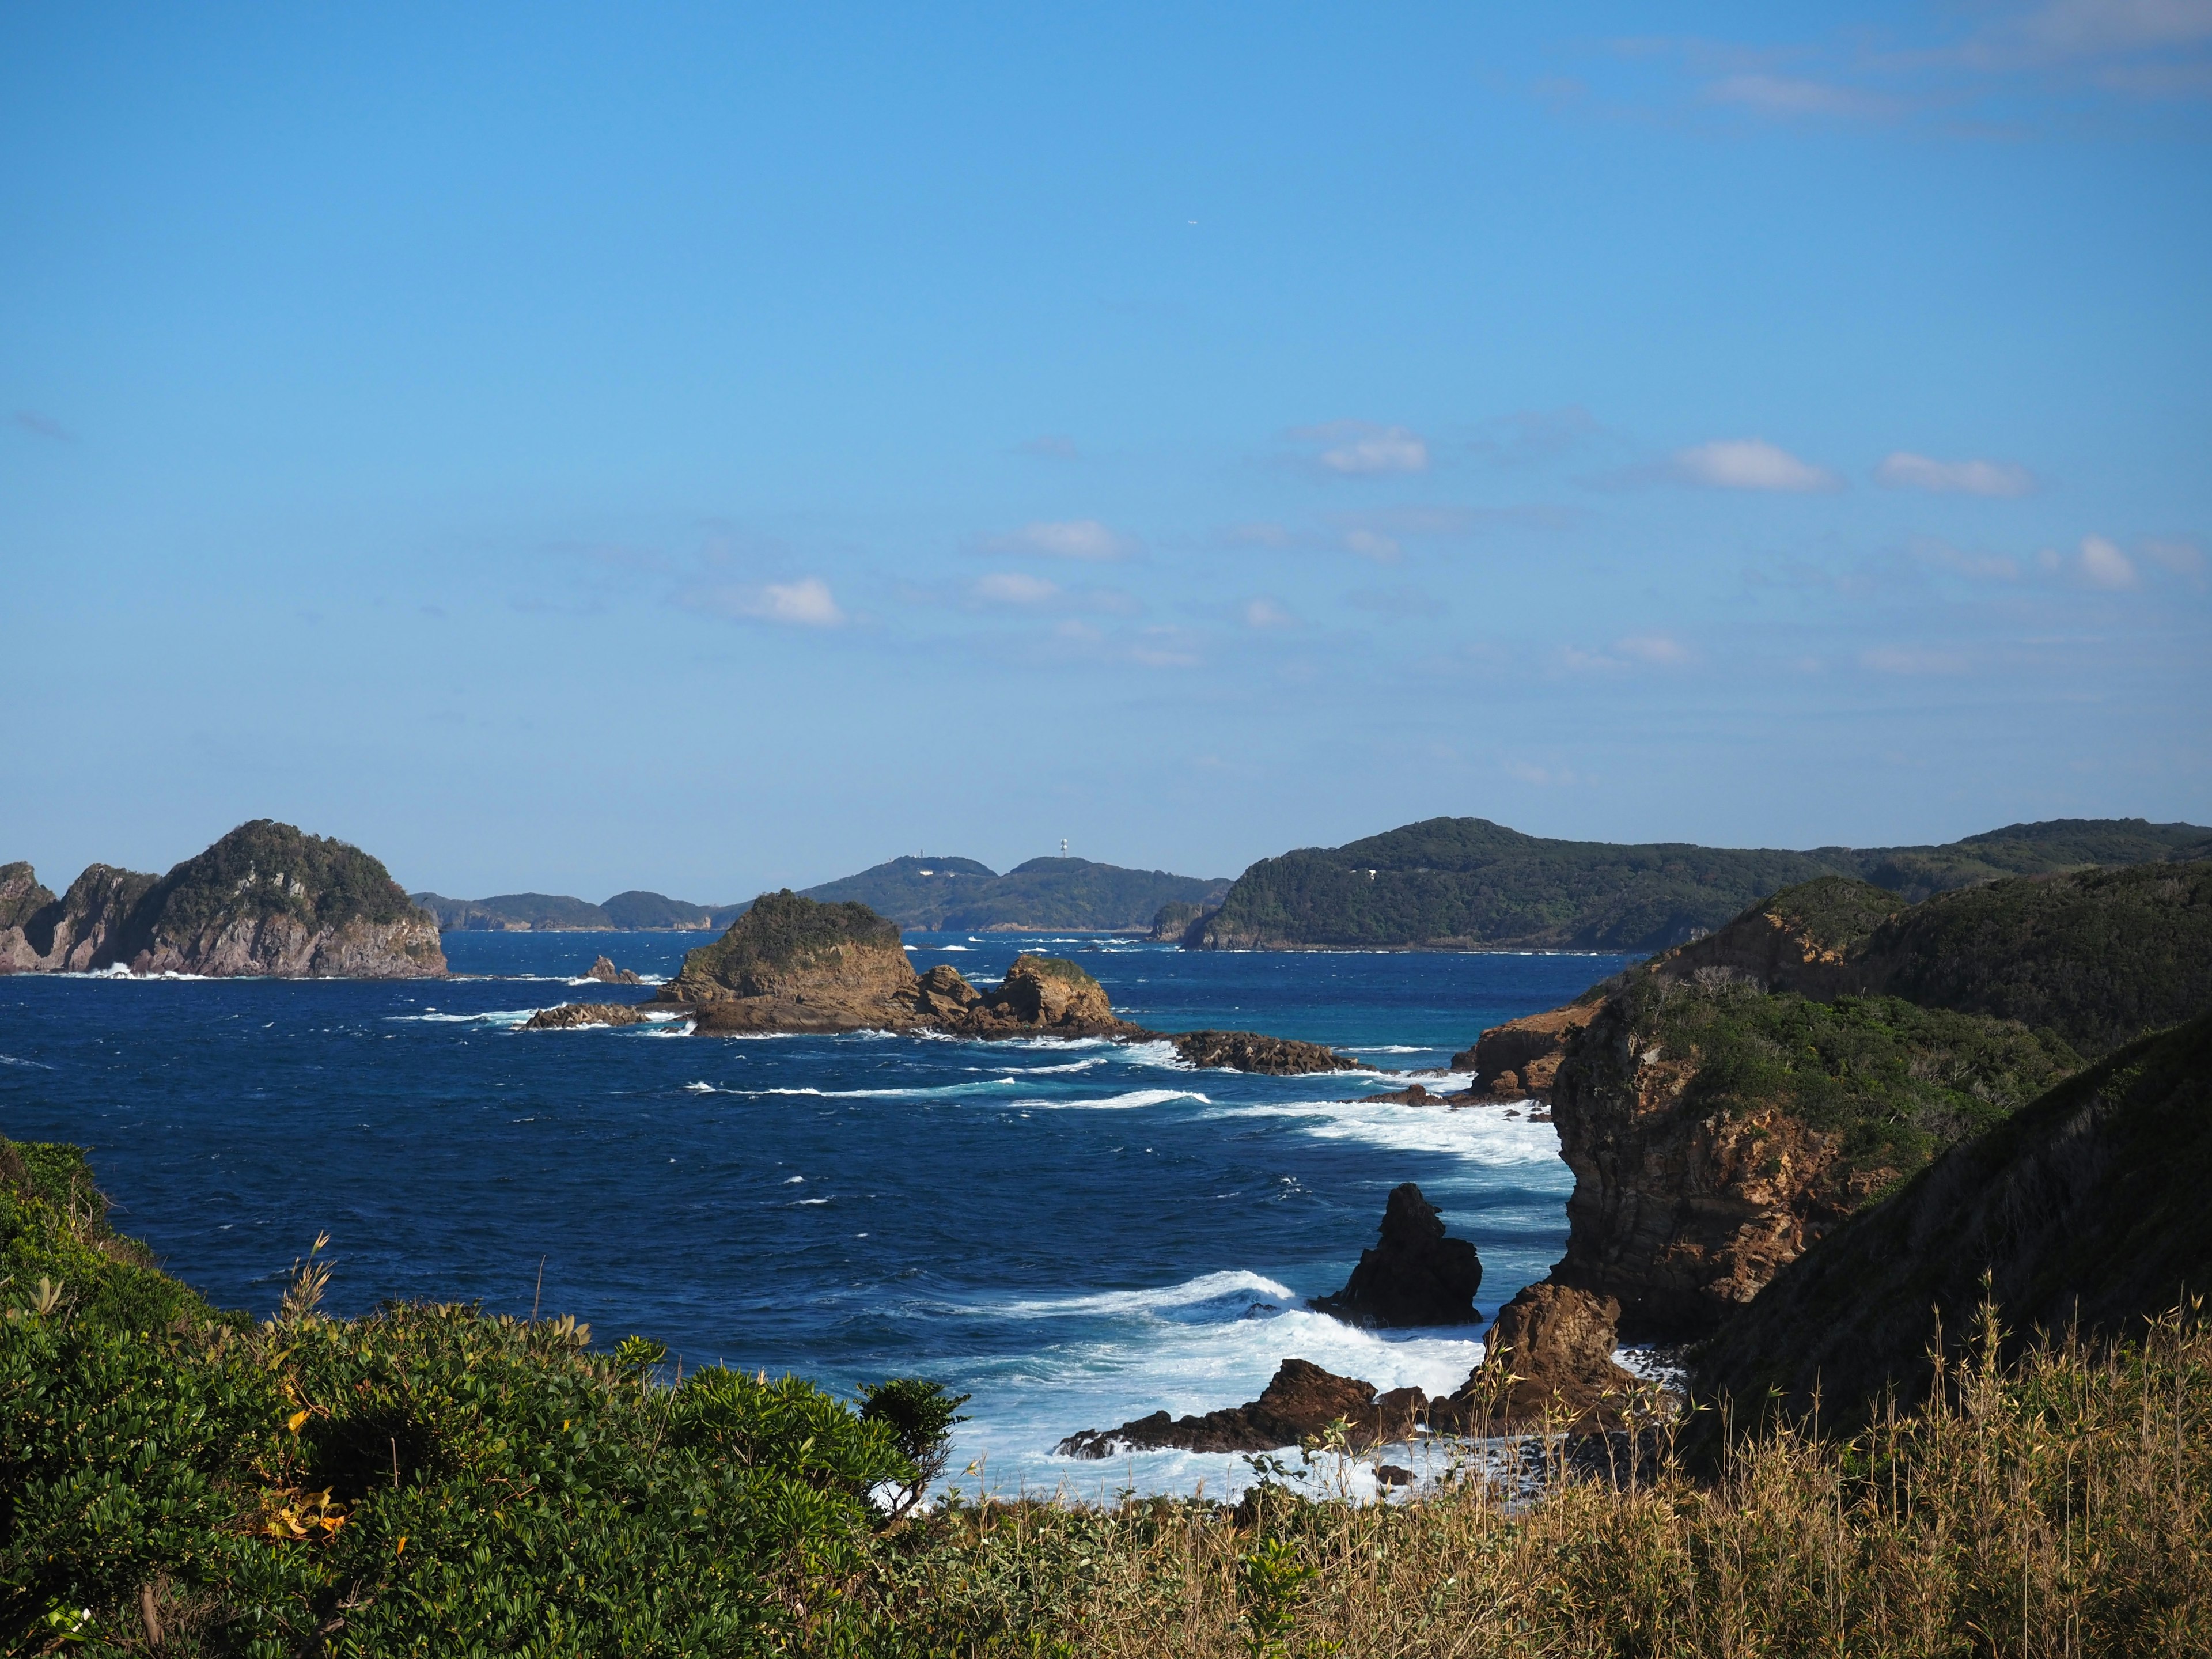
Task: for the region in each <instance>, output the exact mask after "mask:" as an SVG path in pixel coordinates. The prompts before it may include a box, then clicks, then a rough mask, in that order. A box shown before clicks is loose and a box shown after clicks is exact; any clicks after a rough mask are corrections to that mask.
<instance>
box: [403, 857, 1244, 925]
mask: <svg viewBox="0 0 2212 1659" xmlns="http://www.w3.org/2000/svg"><path fill="white" fill-rule="evenodd" d="M1228 890H1229V878H1227V877H1225V876H1222V877H1216V878H1212V879H1211V880H1209V879H1206V878H1202V877H1198V876H1177V875H1170V873H1169V872H1167V871H1164V870H1125V869H1122V868H1121V866H1118V865H1113V864H1094V863H1092V862H1091V860H1089V859H1052V858H1048V859H1031V860H1030V861H1029V862H1028V863H1027V864H1023V865H1018V866H1015V867H1014V868H1013V869H1012V870H1009V871H1008V872H1006V874H1004V875H1000V873H999V872H997V871H995V870H994V869H992V868H991V866H989V865H987V864H978V863H977V862H976V861H975V860H974V859H963V858H929V857H920V858H916V857H907V858H897V859H893V860H890V862H889V863H888V864H878V865H877V866H875V867H874V868H873V869H870V870H863V871H861V872H860V874H858V875H854V876H841V877H839V878H837V879H836V881H828V882H823V884H821V885H820V886H818V887H809V888H807V889H805V897H807V898H811V899H817V900H819V901H820V902H823V903H824V904H837V903H842V902H846V901H848V900H851V901H857V902H860V903H862V904H865V905H866V906H868V907H869V908H871V909H872V910H874V911H875V912H876V913H877V914H878V915H884V916H888V917H890V919H891V920H892V921H896V923H898V924H899V926H900V927H920V928H940V927H946V928H970V929H975V928H999V929H1001V930H1005V931H1013V930H1028V929H1042V930H1045V931H1050V930H1052V929H1054V928H1077V929H1084V930H1091V931H1098V930H1104V929H1109V928H1143V927H1150V926H1151V925H1152V918H1153V916H1154V915H1157V914H1158V911H1159V908H1160V907H1161V906H1162V905H1164V904H1170V903H1184V904H1190V905H1194V906H1204V905H1210V904H1218V903H1219V902H1221V896H1222V895H1223V894H1224V893H1225V892H1226V891H1228ZM412 897H413V899H414V901H415V902H416V903H417V904H419V905H421V906H422V908H424V909H426V910H428V911H429V912H430V913H431V914H432V915H435V916H436V917H437V919H438V925H439V927H441V928H444V929H446V930H447V931H448V932H452V931H455V930H459V931H463V932H471V931H474V932H485V931H489V932H495V933H496V932H500V931H502V930H513V931H518V932H521V931H529V932H537V933H551V932H578V931H592V930H600V929H606V930H624V931H629V930H653V929H669V928H672V929H678V930H687V931H688V930H690V929H695V928H713V929H715V930H718V931H719V930H720V929H722V928H725V927H728V926H729V925H730V924H731V923H732V921H736V920H737V919H738V917H739V916H741V915H744V913H745V912H746V911H747V910H748V909H750V908H751V902H750V900H748V901H747V902H745V903H743V904H722V905H711V906H710V905H705V904H691V903H687V902H684V900H682V899H671V898H667V897H665V896H662V895H660V894H659V893H647V892H641V891H631V892H627V893H617V894H616V895H615V896H613V897H612V898H611V899H608V900H606V901H605V902H603V903H599V904H592V903H590V902H586V900H583V899H580V898H569V897H568V896H565V895H562V894H557V893H502V894H501V895H499V896H496V897H494V898H483V899H450V898H447V897H444V896H441V895H440V894H437V893H416V894H414V895H412Z"/></svg>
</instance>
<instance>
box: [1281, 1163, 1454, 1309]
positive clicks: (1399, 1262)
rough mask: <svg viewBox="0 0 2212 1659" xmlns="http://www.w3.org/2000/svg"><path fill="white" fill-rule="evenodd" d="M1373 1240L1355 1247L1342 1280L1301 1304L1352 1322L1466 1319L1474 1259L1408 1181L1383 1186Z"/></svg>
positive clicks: (1434, 1208)
mask: <svg viewBox="0 0 2212 1659" xmlns="http://www.w3.org/2000/svg"><path fill="white" fill-rule="evenodd" d="M1382 1235H1383V1236H1382V1238H1381V1241H1380V1242H1379V1243H1376V1246H1375V1247H1374V1248H1373V1249H1369V1250H1363V1251H1362V1252H1360V1256H1359V1265H1358V1267H1354V1268H1353V1269H1352V1277H1351V1279H1349V1280H1348V1281H1347V1282H1346V1285H1345V1287H1344V1288H1343V1289H1342V1290H1340V1291H1338V1292H1337V1293H1336V1294H1335V1295H1334V1296H1328V1297H1320V1298H1319V1299H1317V1300H1316V1301H1313V1302H1311V1303H1309V1304H1307V1305H1308V1306H1310V1307H1311V1308H1313V1309H1314V1310H1316V1311H1317V1312H1320V1313H1325V1314H1331V1315H1334V1316H1335V1317H1337V1318H1339V1319H1341V1320H1343V1321H1345V1322H1346V1323H1347V1324H1353V1325H1378V1326H1403V1325H1471V1324H1473V1323H1474V1322H1475V1321H1476V1320H1478V1319H1480V1317H1481V1315H1480V1313H1479V1312H1477V1311H1476V1310H1475V1307H1474V1293H1475V1291H1478V1290H1480V1288H1481V1286H1482V1261H1481V1258H1480V1257H1479V1256H1477V1255H1476V1254H1475V1250H1474V1245H1472V1244H1470V1243H1468V1242H1467V1241H1466V1240H1465V1239H1463V1238H1447V1237H1445V1236H1444V1224H1443V1217H1442V1216H1440V1215H1438V1214H1437V1206H1435V1205H1433V1204H1431V1203H1430V1202H1429V1200H1427V1199H1425V1198H1424V1197H1422V1196H1421V1189H1420V1188H1419V1187H1417V1186H1415V1185H1414V1184H1413V1182H1410V1181H1409V1182H1406V1183H1405V1184H1404V1185H1403V1186H1401V1187H1396V1188H1392V1189H1391V1193H1390V1197H1389V1201H1388V1202H1387V1203H1386V1204H1385V1205H1384V1206H1383V1228H1382Z"/></svg>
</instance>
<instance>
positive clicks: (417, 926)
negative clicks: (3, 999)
mask: <svg viewBox="0 0 2212 1659" xmlns="http://www.w3.org/2000/svg"><path fill="white" fill-rule="evenodd" d="M116 967H120V968H125V969H129V970H130V971H131V972H132V973H134V974H161V973H177V974H205V975H216V976H229V975H266V976H269V977H272V978H278V979H424V978H432V977H435V976H437V975H442V974H443V973H444V972H445V971H446V957H445V953H444V952H443V951H441V949H440V948H439V943H438V925H437V923H436V921H435V920H433V919H432V917H431V916H430V915H428V913H427V912H425V911H422V910H419V909H417V908H416V907H415V905H414V904H413V902H411V901H410V900H409V898H408V896H407V895H406V894H405V893H404V891H402V890H401V889H400V886H399V884H398V883H397V882H395V881H394V880H392V876H391V873H390V872H388V871H386V869H385V867H384V866H383V865H382V864H381V863H380V862H379V861H378V860H376V859H374V858H372V857H371V856H370V855H369V854H367V853H364V852H362V850H361V848H358V847H352V846H349V845H348V844H347V843H346V842H342V841H334V840H331V839H328V838H326V837H324V836H309V835H302V834H301V832H300V831H299V830H298V829H295V828H294V827H293V826H292V825H290V824H289V823H276V822H274V821H273V820H271V819H269V818H257V819H255V820H254V821H253V822H252V823H242V824H240V826H239V827H238V828H237V829H234V830H232V831H231V832H230V833H229V834H228V835H227V836H224V837H223V838H222V840H220V841H218V842H216V843H215V845H214V846H212V847H210V848H208V849H207V850H206V851H205V852H204V853H202V854H199V855H198V856H197V857H195V858H190V859H186V860H185V861H184V862H183V863H182V864H179V865H178V866H176V867H175V868H174V869H173V870H171V871H170V872H169V873H168V874H167V875H166V876H154V875H148V874H145V873H143V872H138V871H134V870H121V869H118V868H116V867H114V866H111V865H106V864H95V865H93V866H90V867H89V868H88V869H87V870H86V871H85V872H84V873H83V874H82V875H80V876H79V877H78V878H76V880H75V881H74V882H72V883H70V888H69V890H68V891H67V892H66V893H64V894H63V895H62V896H60V897H58V898H57V897H56V896H54V894H53V893H52V890H49V889H48V888H46V886H45V885H43V884H41V883H40V880H39V878H38V874H37V872H35V871H33V869H32V868H31V866H29V865H27V864H9V865H0V973H87V972H93V971H96V970H98V969H104V968H116Z"/></svg>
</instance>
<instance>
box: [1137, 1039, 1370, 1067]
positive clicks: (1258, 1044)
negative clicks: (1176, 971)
mask: <svg viewBox="0 0 2212 1659" xmlns="http://www.w3.org/2000/svg"><path fill="white" fill-rule="evenodd" d="M1168 1041H1169V1042H1171V1043H1173V1044H1174V1045H1175V1051H1176V1054H1177V1055H1178V1056H1179V1057H1180V1058H1181V1059H1182V1062H1183V1063H1184V1064H1185V1065H1187V1066H1198V1067H1199V1068H1200V1069H1201V1070H1206V1069H1209V1068H1215V1067H1218V1068H1220V1069H1222V1070H1225V1071H1231V1072H1258V1073H1261V1074H1263V1075H1265V1076H1267V1077H1302V1076H1304V1075H1305V1074H1307V1073H1312V1072H1361V1071H1365V1070H1366V1069H1367V1066H1366V1063H1365V1062H1364V1061H1363V1060H1354V1059H1353V1058H1352V1056H1350V1055H1349V1054H1337V1053H1335V1052H1334V1051H1333V1050H1331V1049H1329V1048H1327V1047H1326V1046H1324V1045H1323V1044H1322V1043H1318V1042H1297V1041H1295V1040H1293V1039H1291V1038H1290V1037H1273V1036H1261V1035H1260V1033H1258V1032H1257V1031H1212V1030H1207V1031H1182V1032H1178V1033H1176V1035H1175V1036H1171V1037H1170V1038H1169V1039H1168Z"/></svg>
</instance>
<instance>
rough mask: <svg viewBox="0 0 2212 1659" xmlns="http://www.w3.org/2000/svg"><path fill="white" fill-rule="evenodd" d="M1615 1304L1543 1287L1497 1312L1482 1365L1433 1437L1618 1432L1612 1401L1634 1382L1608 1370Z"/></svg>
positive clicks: (1436, 1414) (1434, 1411) (1437, 1418)
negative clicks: (1444, 1433) (1533, 1430)
mask: <svg viewBox="0 0 2212 1659" xmlns="http://www.w3.org/2000/svg"><path fill="white" fill-rule="evenodd" d="M1619 1324H1620V1304H1619V1303H1618V1302H1616V1301H1614V1300H1613V1298H1612V1297H1609V1296H1596V1295H1593V1294H1592V1293H1591V1292H1589V1291H1579V1290H1575V1289H1571V1288H1570V1287H1569V1286H1567V1285H1559V1284H1555V1283H1553V1282H1552V1281H1551V1280H1548V1279H1547V1280H1543V1281H1541V1282H1540V1283H1537V1284H1534V1285H1529V1286H1528V1288H1527V1289H1526V1290H1524V1291H1522V1292H1521V1294H1520V1295H1518V1296H1516V1297H1514V1298H1513V1299H1512V1300H1511V1301H1510V1302H1509V1303H1507V1304H1505V1305H1504V1307H1503V1308H1501V1309H1499V1310H1498V1318H1497V1320H1496V1321H1495V1322H1493V1323H1492V1325H1491V1328H1490V1334H1489V1336H1488V1337H1487V1338H1486V1339H1485V1340H1484V1345H1483V1356H1482V1363H1481V1364H1480V1365H1478V1366H1476V1367H1475V1368H1474V1370H1473V1371H1472V1372H1470V1373H1469V1374H1468V1379H1467V1381H1466V1382H1465V1383H1462V1385H1461V1386H1460V1387H1459V1388H1458V1389H1455V1391H1454V1392H1453V1394H1452V1396H1451V1398H1450V1400H1449V1402H1439V1403H1438V1404H1437V1406H1435V1407H1432V1408H1431V1413H1430V1420H1431V1423H1432V1424H1433V1425H1436V1426H1437V1427H1438V1428H1439V1429H1443V1428H1449V1429H1450V1430H1452V1431H1456V1432H1458V1433H1462V1434H1492V1433H1499V1432H1507V1431H1516V1430H1520V1429H1526V1428H1530V1427H1534V1426H1538V1425H1546V1424H1547V1423H1548V1424H1550V1425H1563V1426H1565V1427H1566V1428H1567V1429H1568V1430H1569V1431H1570V1432H1573V1433H1591V1432H1595V1431H1601V1430H1610V1429H1614V1428H1618V1427H1620V1422H1621V1416H1620V1398H1621V1396H1623V1395H1626V1393H1627V1391H1628V1390H1629V1389H1632V1388H1633V1387H1634V1386H1635V1383H1636V1379H1635V1378H1634V1377H1633V1376H1631V1375H1630V1374H1629V1373H1628V1372H1627V1371H1626V1370H1622V1369H1621V1368H1620V1366H1619V1365H1618V1364H1614V1363H1613V1347H1614V1345H1615V1339H1616V1335H1617V1332H1618V1327H1619Z"/></svg>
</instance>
